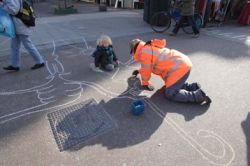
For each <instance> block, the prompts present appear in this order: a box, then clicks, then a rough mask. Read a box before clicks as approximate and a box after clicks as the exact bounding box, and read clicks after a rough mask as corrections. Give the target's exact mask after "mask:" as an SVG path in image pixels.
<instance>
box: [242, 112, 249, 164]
mask: <svg viewBox="0 0 250 166" xmlns="http://www.w3.org/2000/svg"><path fill="white" fill-rule="evenodd" d="M241 126H242V129H243V132H244V133H245V136H246V145H247V146H246V147H247V163H248V165H250V113H248V115H247V119H246V120H245V121H243V122H242V123H241Z"/></svg>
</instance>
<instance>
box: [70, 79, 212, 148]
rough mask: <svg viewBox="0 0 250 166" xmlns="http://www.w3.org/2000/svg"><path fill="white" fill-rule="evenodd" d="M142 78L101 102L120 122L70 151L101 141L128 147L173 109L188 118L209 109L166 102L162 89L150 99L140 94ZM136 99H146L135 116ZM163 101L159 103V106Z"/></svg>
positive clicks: (142, 138)
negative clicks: (132, 105)
mask: <svg viewBox="0 0 250 166" xmlns="http://www.w3.org/2000/svg"><path fill="white" fill-rule="evenodd" d="M139 85H140V81H139V79H138V78H136V79H135V78H134V77H130V78H128V88H127V90H126V91H124V92H123V93H122V94H121V95H119V96H118V97H117V98H113V99H111V100H110V101H108V102H106V103H105V102H104V101H101V102H100V103H99V105H101V106H102V107H103V108H105V110H106V111H107V112H108V113H109V115H110V116H111V117H112V119H113V120H114V121H116V123H117V126H118V127H117V128H115V129H113V130H111V131H110V132H108V133H106V134H103V135H101V136H98V137H96V138H91V139H89V140H87V141H86V142H83V143H82V144H78V145H77V146H74V147H73V148H72V149H70V151H75V150H79V149H81V148H83V147H84V146H90V145H95V144H101V145H102V146H105V147H107V148H108V149H115V148H125V147H129V146H133V145H136V144H139V143H141V142H144V141H146V140H148V139H150V137H151V136H152V135H153V134H154V133H155V131H157V129H158V128H159V127H160V126H161V124H162V123H163V121H164V118H166V116H167V114H168V113H170V112H175V113H178V114H182V115H183V116H184V117H185V120H186V121H190V120H192V119H194V118H195V117H196V116H199V115H202V114H204V113H205V112H206V110H207V109H208V108H209V107H208V106H201V105H195V104H183V103H176V102H170V101H167V100H166V99H165V98H164V96H163V94H164V93H163V88H162V89H159V90H158V91H156V92H155V93H154V94H153V96H152V97H151V98H145V96H140V94H141V92H142V90H141V89H140V88H139V87H140V86H139ZM134 100H144V104H146V103H147V104H146V108H145V111H144V113H143V114H142V115H140V116H135V115H133V114H132V112H131V104H132V102H133V101H134ZM148 103H153V104H155V105H157V107H159V108H160V111H161V112H160V114H162V115H163V116H164V117H161V116H159V115H158V114H157V113H156V112H155V111H158V113H159V110H154V109H153V107H151V106H150V105H151V104H148ZM159 104H160V105H159Z"/></svg>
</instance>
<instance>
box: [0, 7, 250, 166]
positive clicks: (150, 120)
mask: <svg viewBox="0 0 250 166" xmlns="http://www.w3.org/2000/svg"><path fill="white" fill-rule="evenodd" d="M142 17H143V13H142V11H141V10H117V11H114V12H113V11H112V12H93V13H87V14H77V15H68V16H64V17H61V16H48V17H40V18H39V19H38V24H37V26H36V28H34V29H33V33H32V39H33V41H34V43H35V44H36V46H37V47H38V49H39V51H40V52H41V54H42V55H43V57H44V59H45V60H46V67H44V68H41V69H38V70H30V67H31V66H32V65H34V62H33V60H32V58H31V57H30V56H29V55H28V54H27V53H26V52H25V51H24V53H23V55H24V56H22V66H21V69H20V71H19V72H6V71H4V70H0V101H1V105H0V110H1V111H0V147H1V148H0V165H3V166H12V165H13V166H16V165H26V166H34V165H36V166H39V165H56V166H57V165H65V166H66V165H74V166H75V165H79V166H83V165H84V166H85V165H86V166H99V165H101V166H120V165H121V166H140V165H143V166H151V165H152V166H156V165H157V166H167V165H171V166H172V165H178V166H183V165H185V166H196V165H202V166H212V165H227V166H229V165H230V166H247V165H249V164H250V130H249V128H250V113H249V110H250V100H249V99H250V94H249V91H250V86H249V85H250V79H249V76H250V75H249V68H250V44H249V43H250V35H249V34H250V29H249V27H244V26H239V25H225V26H222V27H219V28H218V27H213V28H206V29H202V31H201V36H200V37H199V38H198V39H193V38H191V36H189V35H187V34H185V33H184V32H182V31H180V32H179V34H178V35H177V36H176V37H169V36H168V35H167V33H163V34H156V33H154V32H152V30H151V28H150V26H149V25H148V24H147V23H145V22H144V21H143V19H142ZM101 34H107V35H110V36H111V37H112V40H113V45H114V50H115V52H116V54H117V56H118V59H119V60H120V61H121V64H120V66H119V68H117V69H116V70H115V71H113V72H103V73H96V72H93V71H92V70H90V68H89V64H90V63H91V62H93V58H92V57H91V56H90V55H91V53H92V51H93V49H94V48H95V42H96V39H97V37H98V36H100V35H101ZM133 38H140V39H143V40H145V41H146V40H150V39H152V38H165V39H166V40H167V45H168V47H169V48H173V49H177V50H180V51H182V52H183V53H185V54H187V55H188V56H189V57H190V59H191V61H192V63H193V68H192V71H191V74H190V77H189V79H188V81H189V82H199V83H200V84H201V86H202V89H203V90H204V91H205V92H206V93H207V94H208V95H209V96H210V97H211V98H212V100H213V102H212V103H211V105H210V106H201V105H195V104H183V103H175V102H171V101H168V100H167V99H165V98H164V89H162V86H163V82H162V81H161V80H160V79H159V77H156V76H152V78H151V82H152V84H153V85H154V86H155V87H156V88H155V90H154V91H153V92H148V91H142V90H141V89H140V88H139V84H140V83H139V80H138V79H131V78H130V76H131V73H132V71H133V70H134V69H136V68H138V67H139V64H136V63H134V62H133V61H132V59H131V58H132V57H130V55H129V46H128V43H129V41H130V40H131V39H133ZM0 39H1V48H0V50H1V54H2V55H3V56H2V57H1V61H0V66H6V65H8V63H9V62H8V56H9V55H8V50H7V49H8V47H7V45H8V43H9V39H8V38H2V37H1V38H0ZM90 99H93V100H94V101H95V102H96V103H97V104H98V108H101V109H102V111H104V112H105V113H106V115H107V117H109V118H108V119H109V120H110V121H109V122H110V123H108V121H106V120H107V119H105V121H104V120H103V121H104V122H103V123H104V124H106V122H107V124H111V122H112V124H114V125H113V126H110V129H109V130H105V131H104V128H103V130H102V132H98V130H99V128H98V129H94V130H92V128H93V126H91V125H89V124H92V123H93V125H95V124H97V123H98V121H97V120H96V119H97V116H92V117H89V116H88V117H79V119H78V120H77V121H76V122H75V123H76V124H77V122H81V118H86V119H87V121H88V122H89V123H85V125H86V130H87V131H94V132H96V133H97V134H95V135H93V136H92V135H91V137H90V136H88V137H87V136H86V137H84V136H83V137H80V138H81V139H83V140H85V139H86V140H85V141H83V142H82V143H81V144H79V146H78V147H77V148H72V149H68V150H64V151H62V152H60V151H59V148H58V144H57V142H56V140H55V137H54V131H53V130H52V129H51V124H50V122H49V120H48V114H49V113H53V112H55V111H59V112H63V111H64V110H67V109H68V110H71V109H72V108H75V107H76V106H79V103H80V104H81V103H84V102H86V101H88V100H90ZM137 99H140V100H142V101H143V102H144V104H145V111H144V113H143V114H142V115H141V116H134V115H133V114H131V104H132V102H133V101H135V100H137ZM60 110H61V111H60ZM67 119H70V118H67ZM55 124H58V122H57V120H55ZM56 130H57V131H61V130H62V128H57V129H56ZM64 132H65V131H64ZM63 134H65V133H63V132H62V133H59V137H60V138H64V139H68V137H66V136H65V135H64V136H63ZM69 137H70V136H69ZM78 138H79V137H78ZM73 139H76V138H73Z"/></svg>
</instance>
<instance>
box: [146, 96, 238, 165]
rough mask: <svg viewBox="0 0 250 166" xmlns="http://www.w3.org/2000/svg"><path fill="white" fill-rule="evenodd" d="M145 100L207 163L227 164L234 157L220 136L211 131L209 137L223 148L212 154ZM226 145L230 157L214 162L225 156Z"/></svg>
mask: <svg viewBox="0 0 250 166" xmlns="http://www.w3.org/2000/svg"><path fill="white" fill-rule="evenodd" d="M145 102H146V103H147V104H148V105H149V106H150V107H151V108H152V110H153V111H154V112H155V113H156V114H157V115H158V116H160V117H161V118H162V119H163V120H164V121H165V122H166V123H167V124H168V125H169V126H171V127H172V128H173V129H174V130H175V131H176V132H177V133H178V134H179V135H180V136H181V137H182V138H183V139H184V140H186V141H187V142H188V144H189V145H191V146H192V147H193V148H194V149H195V150H196V151H197V152H198V153H199V154H200V155H201V156H202V158H204V159H206V160H207V161H208V162H209V163H211V164H213V165H223V166H228V165H230V164H231V163H232V161H233V160H234V158H235V152H234V149H233V148H232V146H231V145H230V144H229V143H228V142H227V141H225V140H224V139H223V138H221V137H220V136H218V135H217V134H215V133H213V135H212V136H209V137H214V138H215V139H216V140H217V141H218V142H220V143H221V144H222V147H223V148H224V149H223V154H222V155H221V156H216V155H213V154H212V153H210V152H208V150H206V149H205V148H203V147H202V146H201V145H200V144H199V143H198V142H197V141H196V140H194V139H193V138H192V137H191V136H189V135H188V134H187V133H186V132H185V131H184V130H183V129H182V128H181V127H180V126H179V125H177V124H176V123H175V121H174V120H172V119H171V118H169V117H167V118H166V117H165V116H164V113H163V112H162V111H161V109H160V108H159V107H157V106H156V105H155V104H154V103H152V102H151V101H149V100H148V99H145ZM201 131H206V130H199V131H198V134H199V133H200V132H201ZM207 132H208V133H212V132H211V131H207ZM224 144H225V145H227V146H228V148H229V150H230V151H231V153H232V157H231V158H230V160H229V161H227V162H226V163H216V162H219V161H218V159H221V158H223V157H224V156H225V145H224ZM206 153H207V154H208V155H210V156H212V157H213V158H215V159H214V160H215V161H212V160H210V159H209V158H208V157H207V156H206V155H205V154H206Z"/></svg>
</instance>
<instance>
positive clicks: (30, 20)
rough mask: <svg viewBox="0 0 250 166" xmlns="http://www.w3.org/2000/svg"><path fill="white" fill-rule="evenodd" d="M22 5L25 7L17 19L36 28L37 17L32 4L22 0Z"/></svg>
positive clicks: (21, 9)
mask: <svg viewBox="0 0 250 166" xmlns="http://www.w3.org/2000/svg"><path fill="white" fill-rule="evenodd" d="M22 4H23V7H22V8H20V10H19V12H18V14H17V15H16V17H17V18H19V19H21V20H22V22H23V23H24V24H25V25H27V26H28V27H34V26H35V25H36V24H35V21H36V17H35V13H34V10H33V8H32V6H31V4H30V3H29V2H28V1H27V0H22Z"/></svg>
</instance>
